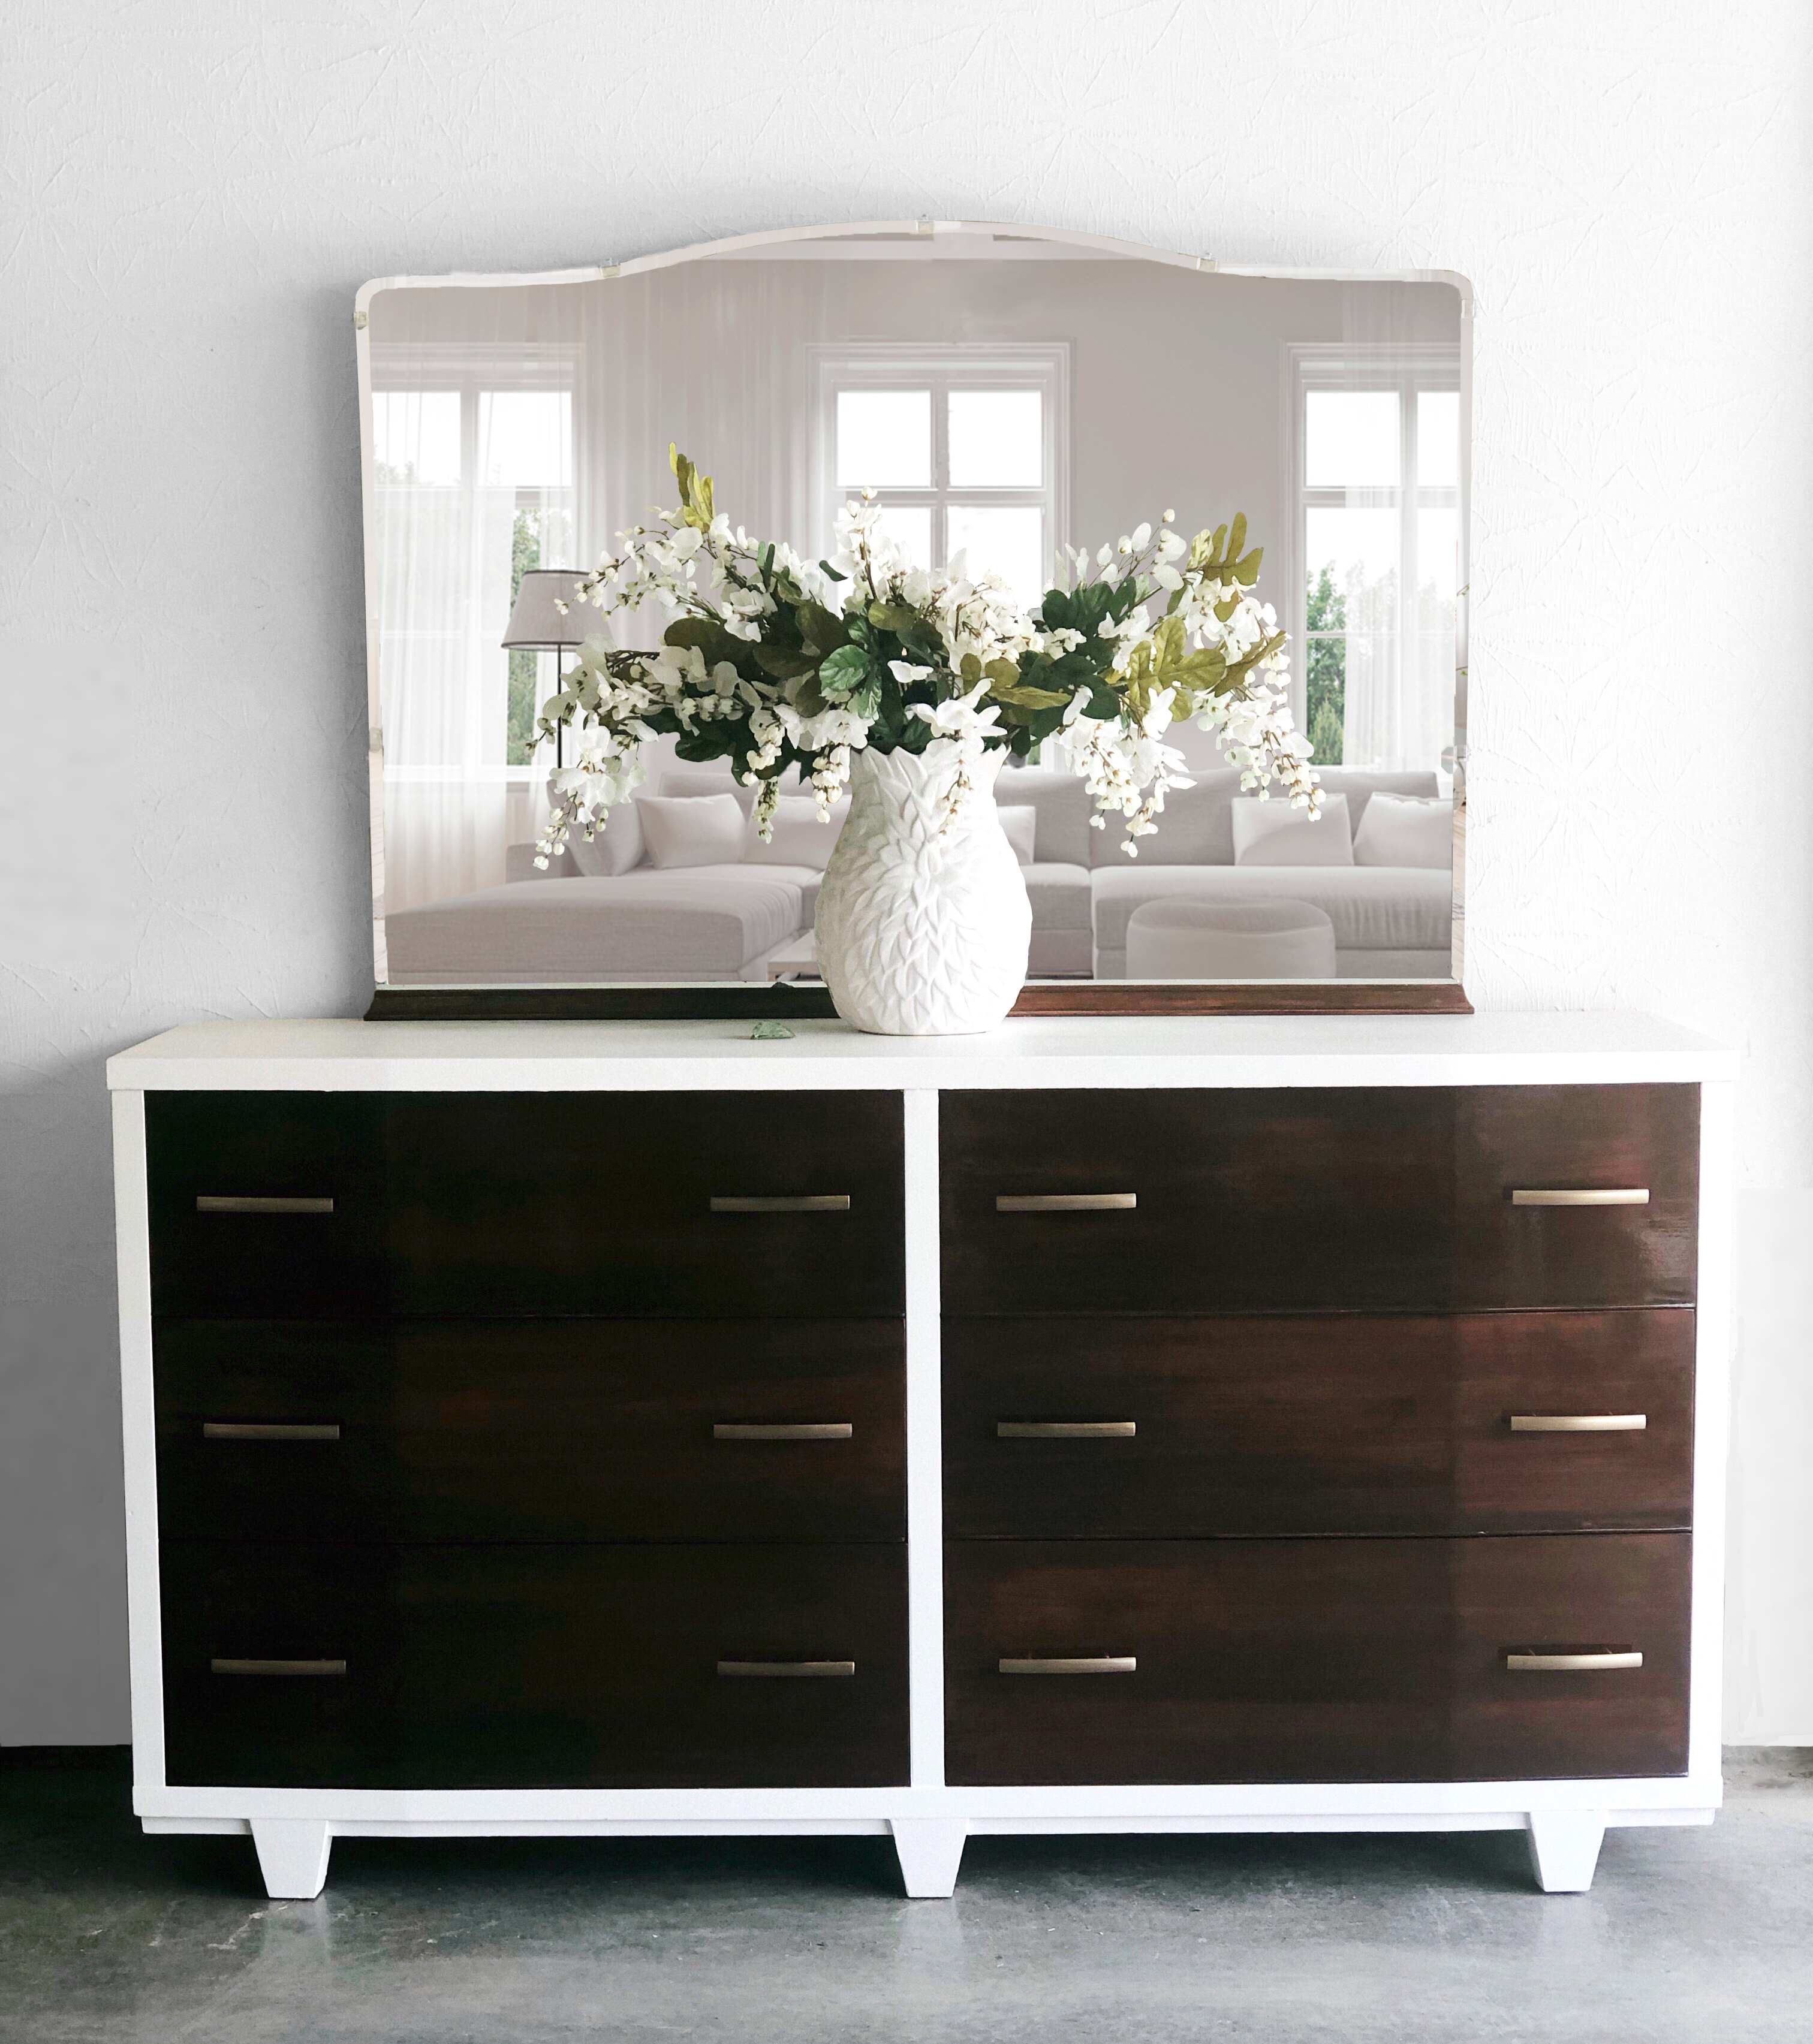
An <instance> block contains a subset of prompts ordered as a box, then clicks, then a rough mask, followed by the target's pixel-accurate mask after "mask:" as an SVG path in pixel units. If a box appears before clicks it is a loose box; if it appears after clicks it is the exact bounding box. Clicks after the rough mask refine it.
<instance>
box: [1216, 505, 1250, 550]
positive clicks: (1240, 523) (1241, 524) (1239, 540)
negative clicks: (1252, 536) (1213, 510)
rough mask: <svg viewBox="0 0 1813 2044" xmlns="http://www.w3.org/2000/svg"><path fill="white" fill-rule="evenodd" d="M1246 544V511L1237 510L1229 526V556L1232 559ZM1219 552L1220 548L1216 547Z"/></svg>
mask: <svg viewBox="0 0 1813 2044" xmlns="http://www.w3.org/2000/svg"><path fill="white" fill-rule="evenodd" d="M1245 544H1246V513H1245V512H1244V511H1237V512H1235V513H1234V522H1233V523H1232V524H1230V526H1229V527H1228V528H1227V558H1228V559H1230V560H1232V559H1234V557H1235V556H1236V555H1238V553H1239V551H1240V550H1241V548H1242V547H1244V546H1245ZM1216 551H1217V552H1219V551H1220V549H1219V548H1217V549H1216Z"/></svg>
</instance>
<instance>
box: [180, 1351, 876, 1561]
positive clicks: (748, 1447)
mask: <svg viewBox="0 0 1813 2044" xmlns="http://www.w3.org/2000/svg"><path fill="white" fill-rule="evenodd" d="M904 1347H905V1343H904V1335H903V1327H902V1324H901V1323H900V1322H899V1321H898V1320H804V1321H787V1320H749V1321H684V1320H564V1321H552V1322H551V1321H546V1320H541V1321H536V1322H533V1323H524V1322H521V1321H514V1322H513V1321H476V1322H464V1323H459V1322H455V1323H448V1322H444V1321H432V1320H428V1321H400V1322H395V1323H388V1324H387V1323H382V1322H364V1323H352V1324H348V1323H344V1322H336V1321H306V1320H305V1321H248V1320H224V1321H223V1320H175V1321H164V1322H162V1323H161V1324H160V1325H159V1327H158V1329H157V1332H156V1388H157V1443H158V1445H157V1466H158V1515H159V1523H160V1528H161V1530H162V1531H163V1533H164V1535H165V1537H166V1538H170V1537H181V1536H188V1537H194V1538H202V1539H213V1538H221V1537H225V1538H229V1539H275V1540H283V1539H294V1538H295V1537H297V1535H298V1534H300V1535H306V1537H308V1538H309V1539H315V1540H361V1541H395V1540H559V1541H585V1540H899V1539H903V1538H904V1537H905V1535H906V1480H905V1462H906V1439H905V1433H906V1420H905V1412H906V1385H905V1376H904ZM777 1428H803V1429H806V1430H817V1431H807V1432H806V1433H805V1434H804V1435H803V1436H799V1437H795V1438H787V1437H785V1436H784V1435H781V1436H778V1437H777V1436H776V1435H775V1433H774V1432H773V1431H772V1430H775V1429H777ZM827 1429H828V1430H830V1431H825V1430H827ZM273 1430H275V1431H273ZM751 1430H753V1431H751ZM839 1430H841V1431H839Z"/></svg>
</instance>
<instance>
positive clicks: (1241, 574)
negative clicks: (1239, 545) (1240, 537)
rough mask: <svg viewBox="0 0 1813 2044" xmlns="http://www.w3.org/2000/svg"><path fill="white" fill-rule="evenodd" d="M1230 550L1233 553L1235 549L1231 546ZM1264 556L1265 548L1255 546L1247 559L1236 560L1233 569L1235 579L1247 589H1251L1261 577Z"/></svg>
mask: <svg viewBox="0 0 1813 2044" xmlns="http://www.w3.org/2000/svg"><path fill="white" fill-rule="evenodd" d="M1228 551H1229V552H1230V553H1232V552H1233V551H1234V549H1233V548H1231V547H1230V548H1229V549H1228ZM1264 558H1265V549H1264V548H1263V547H1255V548H1253V551H1252V552H1251V553H1249V555H1247V557H1246V559H1245V560H1243V561H1236V562H1234V564H1233V567H1232V571H1231V572H1232V574H1233V578H1234V581H1236V582H1239V583H1240V584H1241V586H1243V587H1245V588H1246V589H1251V588H1252V586H1253V584H1254V583H1255V582H1257V581H1258V579H1259V563H1261V561H1262V560H1264Z"/></svg>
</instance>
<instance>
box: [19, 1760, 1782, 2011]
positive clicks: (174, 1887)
mask: <svg viewBox="0 0 1813 2044" xmlns="http://www.w3.org/2000/svg"><path fill="white" fill-rule="evenodd" d="M1729 1766H1730V1790H1729V1800H1728V1802H1727V1804H1726V1811H1725V1813H1724V1815H1723V1816H1722V1817H1721V1819H1720V1820H1719V1823H1717V1824H1716V1825H1715V1827H1712V1828H1711V1830H1707V1831H1620V1832H1616V1833H1614V1834H1613V1835H1611V1837H1609V1838H1607V1842H1606V1847H1605V1852H1604V1855H1603V1858H1602V1859H1601V1860H1600V1862H1599V1880H1598V1883H1597V1885H1596V1887H1595V1888H1594V1889H1593V1892H1592V1893H1591V1894H1590V1895H1586V1896H1542V1895H1538V1894H1537V1893H1535V1892H1533V1890H1532V1888H1531V1887H1530V1878H1529V1873H1528V1870H1527V1865H1526V1858H1525V1854H1524V1850H1523V1846H1522V1841H1521V1839H1520V1838H1517V1837H1515V1836H1512V1835H1505V1834H1495V1835H1492V1834H1488V1835H1483V1836H1479V1837H1471V1838H1469V1837H1462V1836H1448V1837H1397V1838H1189V1839H1184V1838H1171V1839H1161V1840H1154V1839H1134V1838H1124V1839H1112V1840H1110V1839H1101V1838H1094V1839H1091V1838H1068V1839H1058V1838H1052V1839H1040V1840H1026V1839H1014V1840H1008V1839H983V1840H980V1841H976V1842H972V1844H971V1846H970V1847H969V1850H968V1853H967V1854H965V1856H964V1866H963V1876H962V1880H961V1881H960V1885H959V1887H958V1889H957V1898H956V1900H955V1901H953V1902H949V1903H940V1902H918V1903H908V1902H904V1901H902V1900H900V1899H899V1893H898V1888H897V1883H896V1879H895V1869H894V1864H893V1858H892V1854H891V1850H890V1849H889V1848H888V1847H887V1846H886V1845H885V1844H884V1843H883V1842H881V1841H880V1840H869V1839H841V1840H837V1839H828V1840H800V1841H776V1842H761V1843H756V1842H696V1841H680V1840H667V1839H645V1840H636V1841H626V1842H610V1843H607V1842H602V1841H599V1840H591V1839H566V1840H558V1841H556V1840H545V1841H533V1840H522V1839H516V1840H507V1841H486V1840H464V1841H450V1842H433V1843H429V1842H409V1843H401V1842H398V1843H392V1842H380V1841H375V1840H358V1839H353V1840H349V1841H342V1842H339V1843H337V1844H336V1846H334V1850H333V1869H332V1873H331V1876H330V1878H329V1886H328V1890H327V1892H326V1894H325V1895H324V1896H322V1897H321V1900H319V1901H318V1902H290V1903H282V1902H278V1903H272V1902H268V1901H267V1900H265V1899H264V1894H263V1892H262V1890H261V1889H260V1887H259V1886H258V1884H257V1878H256V1870H255V1868H254V1865H253V1861H252V1848H251V1846H250V1844H249V1842H245V1841H243V1840H235V1839H223V1838H145V1837H144V1836H143V1835H140V1833H139V1831H137V1827H136V1826H135V1825H134V1823H133V1820H132V1819H131V1817H130V1815H129V1810H128V1794H127V1785H126V1781H125V1776H124V1774H123V1773H121V1772H120V1771H118V1770H117V1769H110V1768H101V1769H92V1768H91V1769H85V1770H72V1769H60V1770H56V1771H40V1770H37V1769H24V1768H21V1767H20V1766H19V1765H17V1764H16V1760H15V1763H14V1764H13V1765H9V1766H7V1767H5V1768H0V2038H3V2039H4V2040H5V2044H63V2040H73V2039H84V2040H85V2039H88V2038H147V2039H156V2040H158V2044H164V2040H166V2039H168V2040H182V2044H214V2040H217V2039H222V2040H224V2039H229V2038H230V2039H232V2040H233V2044H264V2040H267V2039H275V2038H296V2039H306V2040H308V2041H309V2044H338V2041H339V2040H341V2039H354V2038H356V2039H359V2040H361V2044H364V2040H383V2044H391V2040H415V2039H418V2038H419V2039H423V2040H428V2039H433V2040H435V2044H460V2040H464V2039H490V2038H582V2037H599V2038H625V2039H634V2040H641V2039H645V2038H646V2039H650V2040H653V2039H657V2038H658V2039H663V2040H666V2039H672V2038H692V2037H701V2038H726V2039H730V2038H733V2039H736V2040H738V2044H756V2040H768V2039H774V2040H777V2044H778V2041H779V2040H787V2044H804V2040H809V2039H810V2040H816V2039H819V2038H825V2039H831V2038H836V2039H839V2040H858V2039H870V2038H914V2039H929V2040H941V2039H947V2038H948V2039H953V2040H957V2039H962V2040H970V2039H981V2038H1035V2037H1036V2038H1039V2039H1041V2040H1068V2039H1072V2038H1075V2039H1079V2040H1080V2039H1090V2040H1101V2044H1145V2040H1158V2039H1167V2038H1190V2039H1205V2040H1207V2039H1218V2038H1239V2039H1243V2040H1245V2039H1251V2040H1253V2044H1292V2040H1295V2039H1299V2038H1318V2039H1321V2038H1326V2039H1331V2040H1332V2039H1337V2038H1338V2039H1340V2040H1342V2044H1368V2041H1369V2040H1372V2039H1387V2038H1389V2039H1392V2040H1399V2039H1418V2040H1421V2039H1430V2040H1435V2039H1448V2038H1453V2039H1457V2040H1460V2039H1465V2040H1467V2044H1483V2040H1488V2039H1499V2038H1568V2039H1577V2040H1586V2039H1592V2040H1598V2039H1609V2038H1619V2039H1622V2038H1632V2039H1642V2040H1644V2044H1675V2040H1677V2039H1679V2040H1691V2044H1701V2040H1708V2044H1746V2040H1749V2039H1751V2038H1769V2039H1776V2038H1793V2039H1796V2040H1807V2039H1813V1754H1809V1755H1806V1756H1800V1755H1796V1754H1779V1753H1778V1754H1758V1753H1749V1754H1732V1755H1730V1756H1729Z"/></svg>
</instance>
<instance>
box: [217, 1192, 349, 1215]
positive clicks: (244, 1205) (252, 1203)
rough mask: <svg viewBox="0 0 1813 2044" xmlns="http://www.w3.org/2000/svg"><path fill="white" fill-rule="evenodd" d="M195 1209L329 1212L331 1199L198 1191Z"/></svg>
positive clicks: (301, 1212) (251, 1211)
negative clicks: (282, 1197) (266, 1196)
mask: <svg viewBox="0 0 1813 2044" xmlns="http://www.w3.org/2000/svg"><path fill="white" fill-rule="evenodd" d="M195 1211H196V1212H197V1213H206V1214H223V1213H237V1214H330V1213H332V1212H333V1201H332V1200H318V1199H288V1198H285V1199H266V1198H264V1197H263V1196H262V1195H260V1197H256V1198H253V1197H250V1196H248V1195H244V1194H241V1193H197V1194H196V1195H195Z"/></svg>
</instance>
